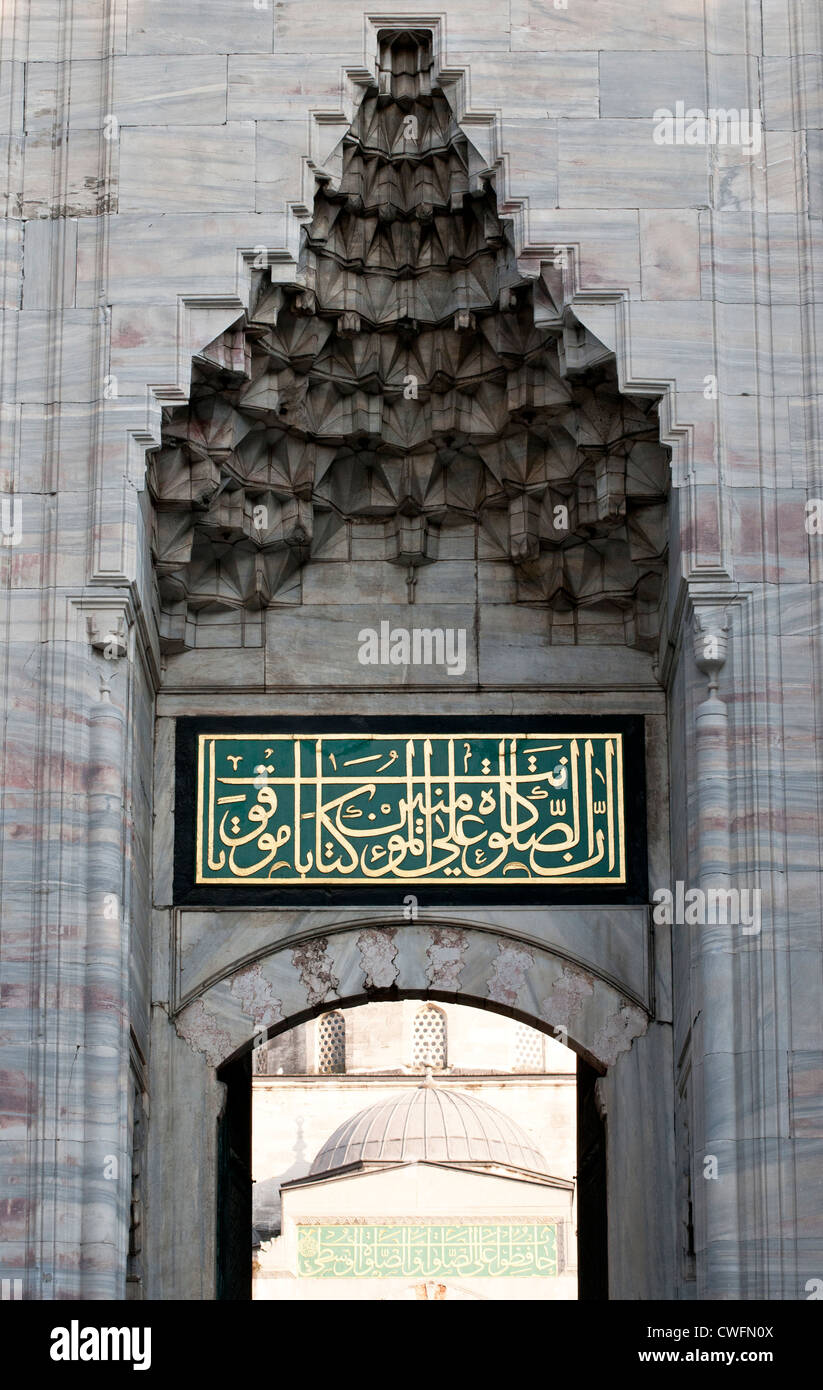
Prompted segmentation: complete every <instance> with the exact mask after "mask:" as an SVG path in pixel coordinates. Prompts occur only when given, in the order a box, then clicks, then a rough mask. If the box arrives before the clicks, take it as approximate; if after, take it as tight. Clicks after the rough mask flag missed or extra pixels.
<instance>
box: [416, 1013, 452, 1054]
mask: <svg viewBox="0 0 823 1390" xmlns="http://www.w3.org/2000/svg"><path fill="white" fill-rule="evenodd" d="M413 1060H414V1065H415V1066H416V1067H436V1068H443V1067H445V1065H446V1015H445V1014H444V1013H442V1012H441V1010H440V1009H433V1008H426V1009H420V1010H419V1011H418V1013H417V1015H416V1017H415V1020H414V1058H413Z"/></svg>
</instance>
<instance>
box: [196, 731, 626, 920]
mask: <svg viewBox="0 0 823 1390" xmlns="http://www.w3.org/2000/svg"><path fill="white" fill-rule="evenodd" d="M175 725H176V732H175V795H174V905H175V906H176V907H207V908H212V909H213V908H218V907H298V908H305V907H364V908H368V907H387V906H393V907H395V908H397V909H401V908H402V904H403V898H404V897H406V896H407V895H408V894H413V895H414V896H415V897H416V898H417V902H418V906H419V907H420V908H426V909H428V908H435V907H472V906H474V905H477V906H480V905H481V904H483V905H488V906H498V907H502V906H514V905H524V904H525V905H532V906H535V907H536V906H546V907H549V906H567V907H569V906H574V907H583V906H587V905H592V906H601V905H604V904H614V905H617V904H636V903H647V902H648V898H649V888H648V867H647V835H646V752H645V748H646V741H645V722H644V719H643V716H642V715H625V714H622V715H596V716H591V717H587V718H581V717H580V716H576V715H556V714H553V715H546V716H538V715H533V714H532V715H527V716H524V717H523V718H518V717H516V716H511V715H505V716H500V715H497V716H495V715H493V714H489V715H484V716H482V717H481V716H477V715H472V716H471V717H469V718H466V719H461V718H460V717H458V716H457V715H439V716H438V715H406V716H398V717H396V718H395V717H393V716H391V715H376V716H373V717H372V716H369V715H357V714H348V715H343V714H341V715H334V716H333V715H323V716H319V715H318V716H311V717H305V716H304V717H302V718H287V717H284V716H280V715H277V716H271V715H265V714H263V715H259V716H255V717H254V718H249V717H247V716H235V715H231V716H229V715H220V716H217V717H215V718H209V717H208V716H205V715H196V716H192V715H186V716H182V717H180V718H178V719H176V720H175ZM266 729H270V730H271V731H272V733H297V734H332V733H341V734H361V735H364V736H367V735H368V734H370V733H394V732H397V733H398V734H423V733H443V734H450V733H460V732H465V733H467V734H471V733H484V732H486V731H488V730H489V729H491V730H492V731H494V732H495V733H496V732H497V731H498V730H499V731H500V732H501V733H504V734H505V733H516V732H517V731H518V730H522V731H523V732H525V733H531V732H534V733H540V732H541V731H543V730H545V732H546V733H549V734H550V733H555V732H557V733H561V732H565V733H579V734H580V736H581V737H585V735H586V734H587V733H608V732H610V731H613V732H615V733H622V735H623V739H624V749H623V751H624V764H623V765H624V775H625V787H624V811H625V826H626V869H627V875H626V877H627V881H626V883H625V884H620V885H618V886H613V885H609V884H592V885H589V886H586V885H585V884H582V885H581V886H578V885H577V884H558V885H554V886H552V885H550V884H542V883H541V884H531V883H529V884H524V883H522V882H520V881H518V880H513V881H512V883H511V885H501V884H496V885H495V884H488V885H484V884H483V883H482V882H481V883H473V884H467V883H460V884H458V883H448V884H446V883H444V884H442V885H441V884H431V883H424V884H414V883H408V884H407V883H393V884H391V885H389V884H380V885H375V886H371V885H364V886H359V887H355V886H351V887H347V886H346V885H345V884H335V885H333V886H331V885H330V886H329V887H328V888H322V887H319V886H317V885H313V886H311V887H305V888H304V887H297V886H291V887H286V886H283V887H280V888H276V887H271V888H269V887H267V886H264V885H260V884H257V885H255V886H254V887H252V885H251V884H249V885H244V884H232V885H231V886H228V887H226V888H221V889H217V888H215V886H214V885H212V884H195V882H194V867H195V826H196V816H197V794H196V786H195V778H196V750H197V737H198V735H199V734H201V733H214V734H229V733H246V734H247V733H255V732H257V731H258V730H260V731H263V732H265V730H266Z"/></svg>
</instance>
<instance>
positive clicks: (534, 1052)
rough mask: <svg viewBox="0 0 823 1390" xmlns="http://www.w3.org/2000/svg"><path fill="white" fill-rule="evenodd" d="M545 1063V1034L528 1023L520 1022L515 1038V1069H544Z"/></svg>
mask: <svg viewBox="0 0 823 1390" xmlns="http://www.w3.org/2000/svg"><path fill="white" fill-rule="evenodd" d="M544 1065H545V1052H544V1048H543V1034H542V1033H539V1032H538V1031H537V1029H536V1028H530V1027H529V1025H528V1024H527V1023H518V1025H517V1032H516V1034H515V1039H514V1066H513V1068H512V1070H513V1071H542V1070H543V1067H544Z"/></svg>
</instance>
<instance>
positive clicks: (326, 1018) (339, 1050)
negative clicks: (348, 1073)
mask: <svg viewBox="0 0 823 1390" xmlns="http://www.w3.org/2000/svg"><path fill="white" fill-rule="evenodd" d="M317 1070H318V1071H319V1072H324V1073H326V1074H329V1075H332V1074H334V1073H339V1072H344V1071H345V1070H346V1020H345V1019H344V1017H343V1015H342V1014H341V1013H333V1014H322V1015H321V1017H320V1018H319V1019H318V1022H317Z"/></svg>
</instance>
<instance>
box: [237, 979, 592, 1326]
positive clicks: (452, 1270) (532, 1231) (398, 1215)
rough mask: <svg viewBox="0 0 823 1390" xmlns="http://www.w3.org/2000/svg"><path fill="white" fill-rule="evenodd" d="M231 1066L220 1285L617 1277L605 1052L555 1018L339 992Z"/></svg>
mask: <svg viewBox="0 0 823 1390" xmlns="http://www.w3.org/2000/svg"><path fill="white" fill-rule="evenodd" d="M219 1075H220V1079H221V1080H222V1081H223V1082H224V1084H225V1086H226V1100H225V1105H224V1108H223V1112H222V1116H221V1121H220V1142H219V1146H218V1147H219V1183H218V1186H219V1194H218V1195H219V1201H218V1226H219V1231H218V1243H217V1256H218V1290H219V1293H218V1296H219V1297H220V1298H222V1299H243V1300H247V1299H251V1298H253V1299H255V1300H267V1301H283V1300H285V1301H313V1300H322V1301H330V1300H336V1299H345V1300H347V1301H350V1300H353V1299H356V1300H365V1301H394V1300H399V1299H412V1298H418V1299H420V1298H422V1299H427V1298H436V1299H449V1300H452V1301H453V1300H476V1299H480V1300H483V1299H493V1300H509V1299H517V1300H523V1299H524V1298H525V1299H529V1300H540V1299H546V1300H569V1299H577V1298H581V1299H597V1298H605V1297H607V1291H606V1290H607V1282H606V1271H607V1252H606V1221H605V1213H606V1193H605V1141H604V1134H603V1125H602V1120H601V1117H600V1114H599V1111H598V1107H597V1104H596V1093H595V1089H594V1088H595V1083H596V1080H597V1077H598V1072H597V1071H596V1070H595V1069H594V1068H593V1067H591V1066H590V1065H589V1064H588V1062H586V1061H585V1060H584V1059H583V1058H578V1057H575V1055H574V1053H573V1052H572V1050H571V1048H569V1047H566V1046H564V1045H563V1043H562V1042H561V1041H559V1040H558V1039H556V1038H554V1037H552V1036H551V1035H550V1034H549V1032H548V1030H546V1029H542V1028H541V1029H538V1028H536V1027H534V1026H532V1023H531V1022H529V1021H527V1020H525V1019H523V1018H520V1017H513V1016H511V1015H510V1014H509V1012H508V1011H502V1010H500V1011H498V1010H490V1009H488V1008H486V1009H482V1008H479V1007H477V1006H476V1005H470V1004H465V1003H464V1004H455V1003H452V1002H450V1001H445V1000H440V999H434V998H429V997H420V996H419V995H417V996H413V995H411V994H409V995H406V996H404V997H398V996H396V995H394V996H393V997H391V998H386V999H381V1000H371V1001H370V1002H368V1003H364V1002H362V1001H354V1002H352V1003H349V1002H346V1003H334V1004H330V1005H328V1006H326V1007H325V1008H324V1009H323V1010H322V1011H321V1010H315V1011H314V1012H313V1014H312V1015H311V1016H304V1017H303V1018H302V1019H300V1020H297V1021H294V1020H293V1021H291V1022H290V1023H289V1025H287V1026H285V1027H284V1026H283V1025H280V1026H279V1027H277V1028H274V1029H271V1030H269V1035H268V1036H261V1035H258V1036H257V1037H256V1038H255V1040H254V1046H253V1048H251V1049H249V1050H246V1052H245V1053H244V1054H243V1056H242V1057H240V1058H236V1059H235V1060H234V1061H232V1062H230V1063H228V1064H227V1065H226V1066H224V1067H223V1068H222V1069H221V1071H220V1073H219Z"/></svg>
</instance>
